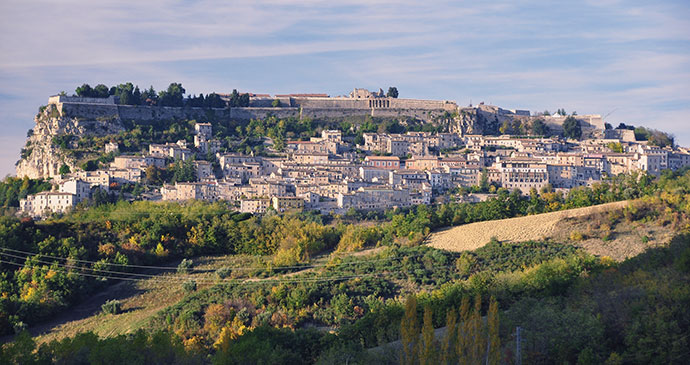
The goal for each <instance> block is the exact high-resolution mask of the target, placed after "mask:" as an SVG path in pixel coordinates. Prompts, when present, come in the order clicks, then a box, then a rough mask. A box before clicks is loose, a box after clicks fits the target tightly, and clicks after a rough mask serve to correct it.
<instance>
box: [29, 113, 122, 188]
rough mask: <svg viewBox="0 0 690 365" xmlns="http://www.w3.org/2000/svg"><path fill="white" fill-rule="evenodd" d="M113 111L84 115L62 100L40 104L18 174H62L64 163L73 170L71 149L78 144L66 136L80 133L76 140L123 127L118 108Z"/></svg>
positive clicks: (34, 175) (112, 131)
mask: <svg viewBox="0 0 690 365" xmlns="http://www.w3.org/2000/svg"><path fill="white" fill-rule="evenodd" d="M111 111H114V113H111V114H110V115H98V116H96V115H94V116H91V117H84V116H82V115H83V114H82V115H80V116H77V115H74V114H70V113H69V111H68V108H64V107H63V105H62V104H56V103H50V104H48V105H47V106H45V107H43V108H41V110H40V111H39V113H38V114H37V115H36V117H35V118H34V121H35V123H36V126H35V127H34V128H33V130H32V131H30V132H29V135H28V138H27V140H26V144H25V146H24V148H23V149H22V158H21V159H20V160H19V161H18V162H17V167H16V171H17V176H18V177H23V176H28V177H30V178H34V179H35V178H48V177H54V176H58V175H59V170H60V167H61V166H63V165H67V166H69V167H70V169H72V170H74V168H75V167H76V166H75V165H76V161H75V158H74V157H72V156H71V155H70V154H69V153H68V149H69V148H72V147H75V146H72V145H71V144H70V141H69V139H70V138H65V137H66V136H74V137H77V138H73V139H74V140H75V141H76V140H78V138H79V137H82V136H89V135H94V136H103V135H108V134H117V133H119V132H120V131H124V130H125V128H124V126H123V125H122V121H121V120H120V117H119V115H118V114H117V108H114V109H111ZM61 137H62V138H61ZM72 143H76V142H72ZM61 144H62V145H61Z"/></svg>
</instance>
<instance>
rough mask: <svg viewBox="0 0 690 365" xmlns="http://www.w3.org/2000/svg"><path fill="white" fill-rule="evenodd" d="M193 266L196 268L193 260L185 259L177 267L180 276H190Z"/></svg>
mask: <svg viewBox="0 0 690 365" xmlns="http://www.w3.org/2000/svg"><path fill="white" fill-rule="evenodd" d="M192 266H194V261H192V260H191V259H183V260H182V262H180V264H179V265H177V272H178V273H180V274H189V272H190V271H191V268H192Z"/></svg>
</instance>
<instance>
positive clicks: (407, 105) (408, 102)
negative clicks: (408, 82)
mask: <svg viewBox="0 0 690 365" xmlns="http://www.w3.org/2000/svg"><path fill="white" fill-rule="evenodd" d="M388 100H390V108H393V109H394V108H399V109H443V110H447V111H455V110H457V108H458V105H457V104H455V103H454V102H450V101H439V100H418V99H393V98H390V99H388Z"/></svg>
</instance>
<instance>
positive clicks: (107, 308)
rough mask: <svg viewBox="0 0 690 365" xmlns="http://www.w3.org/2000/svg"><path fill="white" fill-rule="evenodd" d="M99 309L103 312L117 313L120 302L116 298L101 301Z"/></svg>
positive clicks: (120, 306) (120, 308) (119, 308)
mask: <svg viewBox="0 0 690 365" xmlns="http://www.w3.org/2000/svg"><path fill="white" fill-rule="evenodd" d="M101 310H102V311H103V313H105V314H118V313H120V311H121V310H122V303H121V302H120V301H119V300H117V299H111V300H109V301H107V302H105V303H103V305H102V306H101Z"/></svg>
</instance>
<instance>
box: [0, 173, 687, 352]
mask: <svg viewBox="0 0 690 365" xmlns="http://www.w3.org/2000/svg"><path fill="white" fill-rule="evenodd" d="M637 197H642V198H641V199H640V200H639V201H638V203H636V204H634V205H631V206H630V207H629V208H626V209H625V211H624V212H623V213H622V214H621V215H620V217H618V218H617V219H625V220H626V221H627V222H629V223H630V224H635V222H638V221H647V220H649V219H654V220H656V221H659V222H660V223H661V224H667V225H671V226H672V227H675V228H674V229H676V230H677V231H678V232H679V234H678V236H677V237H676V238H675V239H674V241H673V243H672V244H671V245H670V246H669V247H663V248H657V249H651V250H649V251H648V252H647V253H645V254H643V255H640V256H638V257H637V258H634V259H630V260H628V261H626V262H624V263H622V264H616V263H614V262H613V261H612V260H609V259H606V258H596V257H592V256H590V255H587V254H585V253H583V252H582V251H580V250H579V249H576V248H573V247H572V246H567V245H562V244H559V243H557V242H548V241H547V242H528V243H507V242H498V241H492V242H490V243H489V244H488V245H487V246H485V247H483V248H482V249H479V250H476V251H474V252H464V253H459V254H458V253H449V252H442V251H438V250H434V249H431V248H428V247H425V246H417V245H416V244H417V243H419V242H420V241H421V239H422V238H423V237H424V235H425V234H426V233H428V232H429V231H430V230H431V229H434V228H436V227H442V226H444V225H453V224H463V223H466V222H470V221H479V220H485V219H495V218H505V217H509V216H515V215H523V214H531V213H536V212H540V211H551V210H558V209H563V208H567V207H568V208H569V207H575V206H585V205H591V204H595V203H601V202H606V201H612V200H616V199H623V198H637ZM689 197H690V172H686V171H683V172H678V173H665V174H664V175H663V176H662V177H661V178H660V179H658V181H651V180H650V179H648V178H647V177H645V176H629V177H619V178H617V179H614V180H611V181H608V182H605V183H603V184H598V185H596V186H594V187H593V188H582V189H574V190H572V191H571V192H570V193H569V194H568V195H567V196H564V195H561V194H557V193H554V192H552V191H550V190H549V189H545V190H544V191H543V192H542V193H541V194H537V193H536V192H534V194H533V195H532V196H531V199H528V198H527V197H524V196H522V195H520V194H518V193H515V192H514V193H508V192H507V191H503V190H501V191H499V193H498V196H497V197H496V198H494V199H491V200H489V201H486V202H483V203H479V204H474V205H470V204H456V203H451V204H445V205H441V206H438V207H428V206H419V207H416V208H414V209H410V210H406V211H400V210H398V211H390V212H386V213H385V214H383V215H382V216H380V217H372V219H377V220H379V221H378V224H374V225H363V226H355V225H352V224H347V223H345V221H343V219H342V218H340V217H324V216H319V215H310V214H306V213H303V214H299V215H297V214H289V215H285V216H277V215H267V216H264V217H252V216H250V215H246V214H238V213H235V212H231V211H230V210H229V209H228V208H227V207H226V206H224V205H223V204H220V203H215V204H203V203H199V202H196V203H192V204H188V205H184V206H180V205H176V204H152V203H146V202H136V203H125V202H119V203H117V204H105V205H102V206H98V207H94V208H91V209H89V210H77V211H76V212H74V213H72V214H70V215H67V216H65V217H62V218H58V219H52V220H48V221H45V222H40V223H36V222H32V221H30V220H23V221H20V220H17V219H15V218H9V217H3V218H1V219H0V245H1V246H0V248H1V251H0V254H1V257H2V263H1V264H0V265H2V266H0V268H1V270H2V280H1V282H0V292H2V294H1V295H0V306H1V307H0V324H1V325H2V329H3V331H4V333H11V332H12V331H13V330H14V328H18V329H20V330H21V327H22V324H23V323H27V324H35V323H37V321H40V320H41V319H44V318H47V316H49V315H52V314H54V313H56V312H57V311H59V310H60V309H62V308H66V307H67V306H69V305H71V304H74V303H76V302H77V301H78V300H79V299H80V298H81V297H82V296H84V295H88V293H90V292H93V290H95V289H97V288H98V287H100V286H102V285H104V284H106V283H107V282H108V281H110V280H112V279H103V278H104V277H107V276H109V277H112V276H119V277H126V275H125V274H123V273H125V272H126V271H128V270H130V271H132V270H135V267H134V266H133V265H142V264H152V263H162V262H167V261H169V260H171V259H175V258H182V257H193V256H197V255H201V254H210V253H247V254H252V255H271V256H270V257H263V258H261V259H260V260H259V262H263V263H264V264H263V265H257V266H255V267H252V268H231V271H230V273H228V274H227V275H226V280H222V281H220V282H219V283H218V284H216V285H212V286H204V287H200V288H197V290H190V291H188V293H187V295H186V296H185V297H184V299H182V300H181V301H180V302H178V303H177V304H175V305H173V306H171V307H168V308H167V309H165V310H163V311H162V312H160V313H159V315H158V316H157V317H156V318H155V319H154V320H153V322H152V323H151V325H150V328H151V334H146V333H143V334H134V335H130V336H120V337H115V338H112V339H104V340H98V339H97V338H95V336H94V335H92V334H84V335H79V336H77V337H75V338H73V339H66V340H63V341H61V342H53V343H51V344H48V345H44V346H43V347H41V348H39V349H38V350H36V351H34V352H32V349H35V345H33V344H32V343H31V340H30V338H29V339H28V341H27V337H26V335H21V336H19V337H18V338H17V341H16V342H14V343H12V344H9V345H5V346H4V347H3V349H2V353H1V354H0V359H3V361H4V362H9V363H12V362H15V363H16V362H27V361H34V360H37V359H43V358H45V357H41V356H50V359H53V360H51V361H57V360H54V359H62V358H63V357H61V356H73V355H69V354H74V353H75V352H73V351H76V350H74V349H76V348H82V347H83V346H85V345H80V343H88V344H89V346H90V347H89V350H83V351H82V352H80V354H81V355H79V356H96V355H93V354H94V353H96V352H94V351H113V352H117V354H110V352H108V354H110V355H103V356H125V355H124V354H119V352H122V350H117V351H116V350H114V349H128V348H131V347H127V346H135V345H134V344H133V343H130V341H134V340H133V338H136V341H138V342H136V346H139V348H140V349H141V350H140V351H137V355H127V356H144V355H143V354H146V353H147V351H148V349H150V348H151V347H153V346H157V345H154V343H155V341H154V338H156V337H155V336H162V337H160V338H164V339H166V340H165V341H163V340H161V341H163V343H167V344H168V345H165V346H163V345H161V346H162V348H163V349H164V351H161V352H160V354H163V353H168V354H171V353H174V354H175V355H174V356H179V358H178V357H173V360H174V359H188V358H190V357H194V356H196V354H198V353H199V352H198V351H203V352H208V351H211V352H212V353H213V361H217V362H221V363H222V362H231V363H232V362H237V361H240V360H238V359H241V357H240V356H246V358H248V359H256V361H257V362H259V361H268V362H275V361H285V362H290V361H293V360H290V359H300V361H301V362H307V363H314V362H318V361H328V360H333V359H342V357H341V356H350V357H348V358H350V359H352V361H359V362H360V363H367V362H382V363H386V361H388V362H391V361H396V360H392V359H388V360H385V359H383V360H382V359H380V358H376V359H373V358H372V357H371V356H375V355H370V354H369V355H368V354H367V353H365V352H363V348H364V347H366V348H368V347H373V346H377V345H381V344H385V343H388V342H390V341H394V340H397V339H400V338H401V335H403V343H405V341H408V340H405V337H404V336H412V337H411V338H413V339H417V340H412V341H410V342H409V343H412V342H415V341H416V343H417V344H416V345H415V346H411V347H409V349H408V351H409V352H410V354H411V355H409V357H406V358H408V359H413V361H414V359H415V356H417V358H418V359H422V357H424V359H427V358H428V357H425V356H426V355H424V354H428V353H436V354H438V356H439V358H442V359H451V361H454V360H452V359H458V358H462V357H464V356H466V357H467V358H470V359H472V358H478V357H477V356H483V355H478V354H486V353H488V354H489V357H490V362H494V359H496V358H497V357H499V356H500V358H506V357H508V358H510V357H511V356H514V352H508V351H511V350H510V349H514V346H515V343H514V341H513V339H512V337H511V333H512V332H513V331H514V329H515V327H516V326H520V327H522V328H523V329H524V342H525V346H524V347H523V356H524V358H523V360H524V361H525V362H526V363H533V362H538V363H554V362H555V363H563V362H568V363H574V362H587V361H589V362H591V363H602V362H606V361H613V360H616V359H622V361H624V362H635V363H637V362H642V363H654V362H659V363H680V362H681V361H682V360H683V359H685V358H687V356H688V355H690V354H688V350H687V349H688V348H689V347H688V343H687V341H688V339H687V333H688V331H689V328H690V318H688V314H687V313H686V312H687V311H686V310H685V308H687V306H688V304H690V292H688V290H687V288H688V287H690V286H689V285H688V282H689V281H690V277H689V276H688V275H690V264H689V263H690V247H689V245H690V233H688V232H687V230H688V229H689V228H690V226H689V223H688V221H689V220H688V215H690V211H688V206H690V201H688V199H690V198H689ZM374 245H383V246H387V247H385V248H382V249H380V250H378V251H377V252H376V253H375V254H373V255H368V256H345V257H343V256H341V255H340V254H339V253H338V252H339V251H351V250H357V249H360V248H363V247H371V246H374ZM324 252H326V253H327V252H334V253H333V254H332V255H331V256H330V257H329V259H328V261H327V262H320V261H313V260H312V259H313V258H314V256H315V255H317V254H319V253H324ZM35 253H38V254H40V255H37V254H35ZM58 257H60V258H64V259H57V258H58ZM310 261H311V262H312V265H310V266H312V267H309V266H303V265H305V263H307V262H310ZM318 262H320V263H318ZM317 263H318V264H317ZM171 268H172V269H174V266H172V267H171ZM301 268H302V269H304V272H301V273H296V274H293V275H291V276H279V274H281V273H285V272H291V271H296V270H300V269H301ZM247 269H249V270H247ZM95 270H101V271H95ZM102 270H108V271H110V272H109V273H108V272H104V271H102ZM189 270H193V268H191V267H190V268H189ZM113 272H117V273H120V274H113ZM89 275H92V276H95V277H92V276H89ZM218 276H219V277H220V276H221V275H220V274H219V275H218ZM97 277H100V279H97ZM242 278H252V281H246V282H245V281H242V280H240V279H242ZM183 279H184V280H189V279H188V278H182V277H180V278H179V280H183ZM214 280H216V279H214ZM179 282H183V281H179ZM411 295H412V296H414V300H415V301H416V305H414V306H412V305H411V304H408V307H409V308H408V310H407V311H406V310H405V306H404V305H403V304H404V303H402V301H401V300H400V298H405V297H410V296H411ZM477 297H480V298H483V299H482V300H476V301H475V304H474V306H473V308H474V309H472V310H470V304H469V301H470V298H477ZM491 297H493V298H495V301H493V300H489V298H491ZM463 303H468V304H463ZM496 303H500V304H501V305H500V309H499V308H498V306H497V304H496ZM412 308H414V309H415V310H414V311H413V310H412ZM503 309H505V310H503ZM453 312H454V313H455V314H452V313H453ZM406 313H407V314H406ZM495 313H498V315H496V314H495ZM451 314H452V315H451ZM412 316H414V318H415V319H414V320H415V321H416V322H415V323H417V325H414V326H413V325H412V324H413V323H412V322H411V321H412V319H411V318H413V317H412ZM483 316H487V317H488V320H487V323H486V324H483V321H482V319H481V318H482V317H483ZM406 317H407V318H409V319H410V321H405V322H403V325H401V320H402V319H403V318H406ZM453 318H454V319H453ZM477 318H478V319H477ZM498 318H500V321H498ZM468 323H469V324H468ZM408 324H409V325H410V326H409V327H405V326H407V325H408ZM470 324H471V325H470ZM313 325H317V326H332V327H335V328H337V331H338V335H337V337H336V336H333V335H330V334H324V333H322V332H317V331H314V330H305V329H301V328H302V327H306V326H313ZM444 325H448V326H449V327H452V326H455V327H456V328H457V329H458V330H456V331H455V332H454V333H455V334H453V332H451V334H450V335H449V336H450V337H449V338H447V339H441V341H437V342H439V344H437V343H436V342H435V341H430V340H429V339H430V338H431V337H430V333H431V332H430V330H431V329H432V328H438V327H441V326H444ZM468 326H469V327H468ZM272 327H275V328H272ZM286 327H287V328H286ZM293 329H294V330H293ZM460 329H464V330H462V332H461V331H460ZM470 329H472V330H470ZM158 330H163V331H165V333H164V334H163V335H160V334H156V332H155V331H158ZM472 331H474V332H472ZM496 333H497V334H498V335H496ZM468 334H472V335H471V337H468V336H469V335H468ZM22 336H24V337H22ZM89 336H91V337H89ZM136 336H139V337H136ZM452 336H455V337H452ZM407 338H408V339H409V338H410V337H407ZM477 338H482V340H481V341H477V340H472V339H477ZM87 340H88V341H87ZM72 341H77V343H76V344H75V343H74V342H72ZM166 341H168V342H166ZM479 345H481V346H482V347H478V346H479ZM62 346H65V347H62ZM176 346H178V347H176ZM429 346H440V350H438V351H434V350H432V349H431V348H430V347H429ZM171 348H175V349H177V350H174V351H173V350H171ZM453 348H454V349H455V350H451V349H453ZM19 349H22V350H19ZM444 349H445V350H444ZM458 349H461V350H458ZM498 349H500V353H496V351H497V350H498ZM166 351H167V352H166ZM415 352H416V354H417V355H414V354H413V353H415ZM22 356H23V357H22ZM147 356H148V355H147ZM161 356H162V355H161ZM170 356H173V355H170ZM401 356H403V352H402V349H401ZM434 356H436V355H434ZM401 358H402V357H401ZM207 360H208V359H207ZM433 360H434V361H436V360H438V361H440V360H439V359H433ZM65 361H67V362H69V361H70V360H65ZM171 361H172V360H171ZM176 361H177V360H176Z"/></svg>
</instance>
